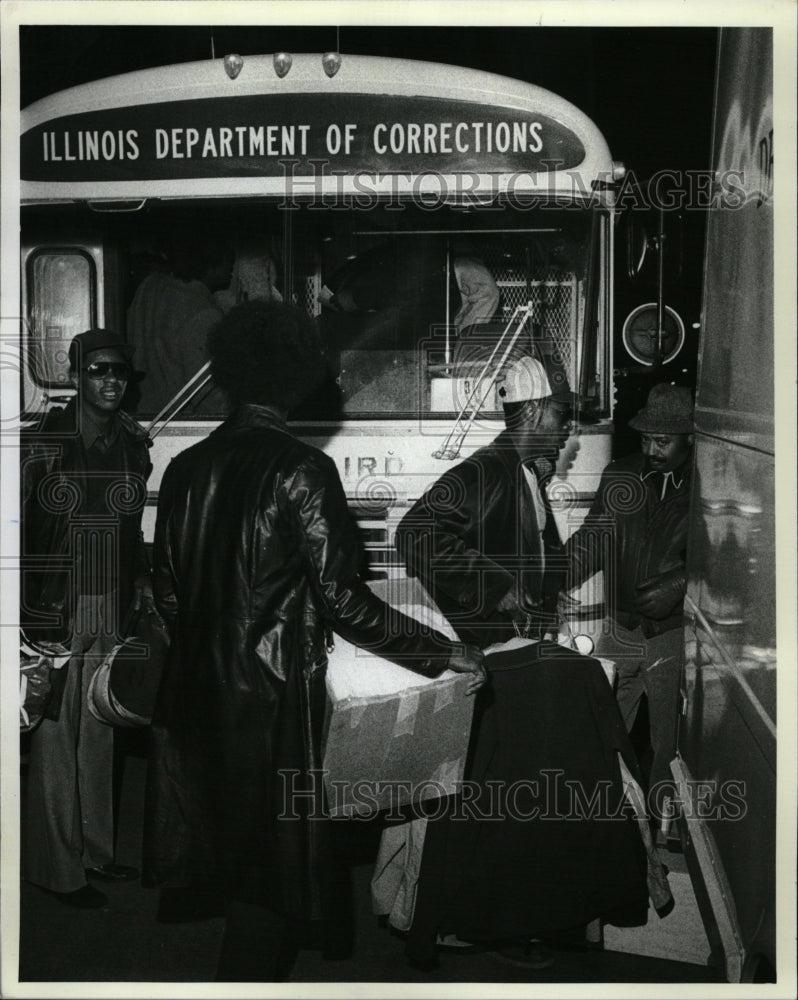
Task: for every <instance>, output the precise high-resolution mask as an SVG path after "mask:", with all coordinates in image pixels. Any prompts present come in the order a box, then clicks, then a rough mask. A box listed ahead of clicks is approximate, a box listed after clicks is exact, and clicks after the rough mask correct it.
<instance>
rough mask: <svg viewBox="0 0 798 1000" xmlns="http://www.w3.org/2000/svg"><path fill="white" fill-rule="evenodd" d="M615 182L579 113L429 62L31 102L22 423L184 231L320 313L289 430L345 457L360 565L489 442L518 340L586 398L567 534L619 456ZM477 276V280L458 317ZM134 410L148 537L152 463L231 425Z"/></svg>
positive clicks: (302, 69)
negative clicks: (615, 439)
mask: <svg viewBox="0 0 798 1000" xmlns="http://www.w3.org/2000/svg"><path fill="white" fill-rule="evenodd" d="M623 175H624V168H623V166H622V164H620V163H617V162H614V161H613V160H612V157H611V154H610V151H609V149H608V146H607V143H606V142H605V140H604V138H603V136H602V135H601V133H600V132H599V130H598V128H597V127H596V126H595V125H594V123H593V122H592V121H591V120H590V119H589V118H588V117H587V116H586V115H584V114H583V113H581V112H580V111H579V110H578V109H577V108H575V107H574V106H573V105H572V104H570V103H569V102H567V101H565V100H563V99H561V98H560V97H558V96H557V95H555V94H553V93H550V92H548V91H546V90H544V89H541V88H539V87H537V86H534V85H531V84H527V83H521V82H519V81H516V80H511V79H507V78H504V77H501V76H497V75H494V74H490V73H486V72H481V71H476V70H471V69H465V68H458V67H454V66H448V65H439V64H435V63H431V62H418V61H412V60H402V59H392V58H378V57H365V56H348V55H346V56H344V57H340V56H338V54H336V53H332V54H330V53H327V54H326V55H324V56H322V55H321V54H315V55H314V54H303V55H293V56H292V55H289V54H287V53H276V54H274V55H263V56H256V57H252V56H247V57H244V58H242V57H240V56H236V55H229V56H227V57H225V58H224V59H209V60H207V61H203V62H196V63H185V64H179V65H173V66H166V67H161V68H156V69H150V70H145V71H139V72H134V73H129V74H125V75H121V76H118V77H114V78H110V79H105V80H101V81H98V82H94V83H88V84H84V85H81V86H77V87H74V88H71V89H69V90H65V91H62V92H60V93H57V94H54V95H52V96H49V97H47V98H45V99H43V100H40V101H38V102H37V103H35V104H32V105H30V106H28V107H27V108H25V109H24V110H23V113H22V137H21V250H22V255H21V267H22V299H23V301H22V315H23V345H22V346H23V355H24V359H25V361H24V371H23V375H22V379H21V391H22V396H23V398H22V409H23V412H24V414H25V418H26V420H27V421H28V422H29V423H31V424H33V425H35V423H36V421H37V420H40V419H41V417H42V416H43V414H44V413H46V411H47V410H48V409H49V408H50V407H52V406H59V405H63V403H64V401H65V400H67V399H68V398H69V396H70V395H71V394H72V390H71V388H70V386H69V384H68V362H67V356H66V348H67V346H68V343H69V341H70V339H71V338H72V337H73V336H74V335H75V334H76V333H79V332H80V331H82V330H85V329H87V328H89V327H91V326H105V327H109V328H111V329H114V330H117V331H123V332H124V331H126V322H127V312H128V309H129V306H130V303H131V301H132V299H133V297H134V295H135V292H136V289H137V287H138V285H139V284H140V282H141V281H142V280H143V278H145V277H146V275H147V274H148V273H150V272H151V271H152V270H157V269H159V268H162V267H163V266H164V264H163V253H164V250H163V247H164V242H165V240H168V239H169V238H171V237H174V235H175V234H177V235H178V236H179V235H180V233H181V232H183V231H185V232H189V231H190V230H191V228H192V226H195V225H196V223H197V221H198V220H199V221H200V222H201V225H202V226H206V227H208V229H209V230H210V229H213V231H214V232H222V233H223V234H225V235H226V236H229V238H230V241H231V243H232V244H234V246H235V247H236V248H237V253H238V255H239V258H240V259H241V260H244V259H245V258H246V259H248V260H249V261H250V262H252V260H255V261H260V262H261V263H262V264H263V267H264V268H268V269H269V275H270V276H269V278H268V280H264V282H263V284H262V288H265V289H266V290H267V293H268V294H271V295H275V296H279V297H280V298H281V299H282V300H283V301H286V302H289V303H293V304H295V305H298V306H300V307H302V308H303V309H305V310H306V311H307V312H308V313H309V314H310V315H311V316H313V317H316V318H317V320H318V323H319V326H320V329H321V331H322V335H323V337H324V340H325V344H326V347H327V351H328V356H329V359H330V378H329V384H328V385H327V386H325V387H324V390H323V391H320V393H319V394H318V396H317V398H314V400H313V401H312V403H311V404H310V405H309V406H306V407H305V408H304V410H301V411H298V412H297V413H294V414H292V415H291V421H290V423H291V425H292V426H293V428H294V429H295V431H296V433H297V434H298V435H299V436H301V437H302V438H304V439H306V440H308V441H309V442H311V443H313V444H316V445H318V446H319V447H321V448H322V449H323V450H324V451H325V452H326V453H327V454H328V455H330V456H331V457H332V458H333V459H334V461H335V462H336V464H337V467H338V470H339V472H340V475H341V479H342V481H343V483H344V486H345V489H346V492H347V496H348V499H349V502H350V505H351V508H352V510H353V512H354V514H355V516H356V517H357V519H358V521H359V523H360V526H361V528H362V530H363V537H364V542H365V548H366V551H367V555H368V560H369V566H370V571H371V573H372V575H375V576H377V577H380V576H383V577H384V576H386V575H389V574H391V573H393V572H397V571H398V570H397V568H396V566H395V564H394V559H395V557H394V555H393V546H392V534H393V526H394V525H395V524H396V521H397V519H398V518H400V517H401V515H402V513H403V511H404V510H405V509H406V508H407V507H408V506H409V505H410V504H412V502H413V501H414V500H415V499H416V498H417V497H418V496H419V495H420V494H421V492H423V490H424V489H425V488H426V487H427V486H428V485H429V484H430V483H431V482H432V481H433V480H434V479H435V478H437V477H438V476H439V475H440V474H441V473H442V472H443V471H444V469H445V468H446V463H447V462H451V461H452V460H454V458H456V457H458V456H460V455H462V456H463V457H465V456H466V455H468V454H469V453H470V452H471V451H473V450H474V449H475V448H476V447H478V446H480V445H481V444H484V443H485V442H486V440H488V439H490V438H492V437H494V436H495V435H496V434H497V433H498V431H499V430H500V429H501V426H502V423H501V406H500V404H499V401H498V398H497V396H496V392H495V384H494V378H495V376H496V374H497V370H498V367H499V365H500V364H501V363H502V362H503V361H506V360H507V358H508V357H509V354H508V350H509V351H510V353H513V352H522V353H525V352H528V351H529V350H532V349H538V350H547V351H549V352H553V353H556V354H557V355H558V357H559V359H560V360H561V361H562V363H563V365H564V366H565V369H566V371H567V373H568V377H569V379H570V381H571V384H572V386H573V387H574V388H578V389H579V391H580V393H581V396H582V399H583V400H584V404H583V410H584V414H583V415H585V416H586V417H589V420H586V421H585V424H584V425H583V426H582V427H581V430H580V432H579V434H578V437H577V436H576V435H574V436H573V437H572V439H571V440H570V441H569V443H568V445H567V446H566V448H565V449H564V450H563V452H562V455H561V458H560V461H559V464H558V471H557V476H556V477H555V482H554V486H553V494H554V495H556V496H557V497H558V498H559V502H558V503H557V504H556V505H555V506H556V508H557V511H556V516H557V517H558V519H559V521H560V522H561V523H560V530H561V533H567V532H570V531H571V530H573V529H574V528H575V527H576V526H577V524H578V522H579V521H580V519H581V517H582V516H584V513H585V511H586V509H587V507H588V506H589V503H590V500H591V498H592V496H593V493H594V492H595V489H596V486H597V484H598V477H599V474H600V472H601V470H602V468H603V467H604V465H605V464H606V463H607V461H608V460H609V458H610V454H611V435H612V408H613V393H612V370H613V367H612V366H613V357H612V328H613V239H614V228H615V221H616V209H615V200H616V190H617V186H618V184H619V182H620V181H621V179H622V177H623ZM242 248H243V249H242ZM247 255H249V256H248V257H247ZM264 262H265V263H264ZM469 275H470V276H471V279H473V278H474V276H476V278H477V279H478V281H479V282H482V283H483V287H485V288H487V292H486V294H485V295H484V296H483V299H482V302H483V303H484V308H483V309H482V311H481V312H480V309H479V308H476V310H475V309H473V308H472V309H471V315H470V317H468V319H469V322H467V321H466V318H464V314H466V313H468V312H469V306H468V303H469V300H468V291H469V288H471V287H472V286H473V284H474V282H473V281H471V285H469ZM239 291H240V290H239ZM239 297H240V296H239ZM235 298H236V294H235V292H234V290H231V289H229V290H228V302H229V301H230V300H231V299H232V300H235ZM473 304H474V303H472V305H473ZM134 413H135V416H136V417H137V418H138V419H139V421H140V422H142V423H143V424H144V425H145V426H150V427H151V432H152V435H153V447H152V459H153V465H154V470H153V474H152V477H151V479H150V483H149V491H150V492H149V498H148V506H147V509H146V511H145V520H144V525H145V537H147V538H150V539H151V537H152V532H153V525H154V516H155V505H156V502H157V494H158V485H159V482H160V478H161V476H162V474H163V471H164V469H165V467H166V465H167V464H168V462H169V460H170V459H171V458H172V457H173V456H174V455H175V454H177V453H178V452H179V451H181V450H182V449H183V448H185V447H187V446H188V445H190V444H192V443H194V442H195V441H196V440H197V439H198V438H200V437H202V436H203V435H206V434H207V433H209V431H210V430H211V429H212V428H213V427H214V426H215V425H216V423H217V422H218V420H219V419H221V417H222V416H223V414H222V413H220V412H215V411H214V410H213V408H212V407H211V409H210V410H207V409H206V411H204V412H202V413H201V414H199V413H198V412H193V413H192V412H189V409H188V408H187V409H186V410H183V411H180V412H177V413H176V414H175V415H174V416H173V418H172V419H171V420H170V421H169V422H168V423H164V420H159V421H157V422H156V423H155V424H153V423H152V421H153V418H155V417H158V414H157V413H154V412H151V411H150V412H145V411H142V410H141V409H135V407H134ZM167 416H168V415H167ZM463 416H465V417H466V419H465V421H464V427H465V429H466V430H467V433H457V434H455V435H454V437H452V433H451V432H452V430H453V429H454V428H455V427H456V426H457V421H458V417H461V418H462V417H463ZM460 423H463V420H462V419H461V421H460ZM586 611H587V609H586Z"/></svg>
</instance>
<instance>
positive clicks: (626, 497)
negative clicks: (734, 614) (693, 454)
mask: <svg viewBox="0 0 798 1000" xmlns="http://www.w3.org/2000/svg"><path fill="white" fill-rule="evenodd" d="M690 484H691V468H690V462H689V461H688V462H686V463H685V464H684V465H683V466H682V467H681V468H680V469H677V470H675V471H674V474H673V479H671V480H669V481H668V483H667V485H666V490H665V495H664V497H663V496H662V476H661V474H660V473H654V474H649V475H647V474H646V472H645V457H644V456H643V455H640V454H635V455H628V456H627V457H625V458H621V459H617V460H616V461H614V462H610V464H609V465H608V466H607V467H606V469H605V470H604V472H603V473H602V476H601V482H600V483H599V488H598V491H597V493H596V497H595V500H594V501H593V504H592V505H591V507H590V510H589V512H588V514H587V517H586V518H585V521H584V523H583V525H582V527H581V528H580V529H579V531H577V532H575V534H573V535H572V536H571V537H570V538H569V539H568V542H567V544H566V555H567V556H568V561H569V565H570V571H569V577H568V586H569V587H576V586H579V585H580V584H581V583H583V582H584V581H585V580H587V579H589V578H590V577H591V576H592V575H593V574H594V573H597V572H598V571H599V570H603V571H604V595H605V598H604V599H605V603H606V606H607V614H609V615H610V616H611V617H613V618H615V619H616V620H617V621H618V622H619V623H620V624H621V625H623V626H624V627H626V628H636V627H637V626H638V625H639V626H641V627H642V629H643V631H644V633H645V634H646V635H648V636H652V635H659V634H660V633H662V632H667V631H669V630H670V629H672V628H677V627H678V626H679V625H681V624H682V597H683V591H682V597H678V596H677V597H676V598H675V599H674V605H673V610H672V611H671V613H670V614H668V615H667V617H665V618H662V619H656V620H655V619H652V618H645V617H643V616H642V615H641V614H640V613H639V612H638V611H637V610H636V609H635V606H634V605H635V599H636V597H637V587H638V586H639V585H640V584H641V583H643V581H645V580H649V579H650V578H651V577H654V576H657V575H658V574H660V573H665V572H667V571H670V570H676V571H678V570H679V569H683V568H684V566H685V558H686V549H687V520H688V510H689V504H690Z"/></svg>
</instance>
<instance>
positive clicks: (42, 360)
mask: <svg viewBox="0 0 798 1000" xmlns="http://www.w3.org/2000/svg"><path fill="white" fill-rule="evenodd" d="M26 286H27V320H28V338H29V343H28V364H29V375H30V377H31V378H32V379H33V381H34V382H35V383H36V384H37V385H39V386H43V387H47V388H53V387H57V386H63V385H65V384H66V383H67V381H68V377H69V360H68V357H67V351H68V349H69V343H70V341H71V340H72V338H73V337H74V336H75V335H76V334H78V333H82V332H83V331H84V330H88V329H90V328H91V327H93V326H96V325H97V306H96V302H97V292H96V290H97V272H96V268H95V264H94V260H93V259H92V257H91V256H90V255H89V254H88V253H87V252H86V251H85V250H82V249H80V248H78V247H47V248H44V249H40V250H34V251H33V253H31V254H30V256H29V257H28V259H27V262H26Z"/></svg>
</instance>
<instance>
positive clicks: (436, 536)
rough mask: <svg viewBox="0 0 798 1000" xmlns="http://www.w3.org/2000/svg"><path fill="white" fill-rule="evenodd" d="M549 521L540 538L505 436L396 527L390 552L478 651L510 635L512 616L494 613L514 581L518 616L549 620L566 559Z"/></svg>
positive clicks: (443, 480)
mask: <svg viewBox="0 0 798 1000" xmlns="http://www.w3.org/2000/svg"><path fill="white" fill-rule="evenodd" d="M541 462H542V464H543V463H545V464H546V465H548V463H546V460H545V459H543V460H541ZM544 502H547V501H545V499H544ZM548 517H549V522H550V524H549V527H550V530H549V531H547V532H546V534H545V535H544V537H543V539H541V535H540V530H541V529H542V528H543V525H539V524H538V521H537V516H536V512H535V509H534V505H533V502H532V499H531V495H530V490H529V485H528V483H527V480H526V477H525V475H524V469H523V466H522V464H521V462H520V459H519V457H518V453H517V451H516V450H515V448H514V447H513V444H512V440H511V438H510V435H509V434H508V432H507V431H504V432H502V433H501V434H500V435H499V436H498V437H497V438H496V439H495V440H494V441H492V442H491V443H490V444H488V445H486V446H485V447H483V448H479V449H478V450H477V451H475V452H474V454H473V455H471V456H470V457H469V458H467V459H465V461H463V462H460V463H459V464H458V465H456V466H454V468H452V469H448V470H447V471H446V472H445V473H444V474H443V475H442V476H441V477H440V478H439V479H438V480H437V481H436V482H435V483H434V484H433V485H432V486H431V487H430V488H429V489H428V490H427V491H426V493H425V494H424V495H423V496H422V497H421V498H420V499H419V500H417V501H416V503H415V504H414V505H413V507H411V509H410V510H409V511H408V512H407V514H405V516H404V518H403V519H402V521H401V523H400V525H399V527H398V528H397V530H396V548H397V551H398V553H399V555H400V557H401V558H402V560H403V561H404V563H405V565H406V567H407V571H408V573H409V574H410V575H411V576H416V577H418V578H419V580H421V582H422V583H423V584H424V587H425V588H426V589H427V591H429V593H430V594H431V595H432V597H433V599H434V600H435V603H436V604H437V605H438V607H439V608H440V609H441V611H442V612H443V613H444V614H445V615H446V617H447V618H448V619H449V621H450V622H451V624H452V626H453V628H454V629H455V631H456V632H457V634H458V635H459V636H460V637H461V638H462V639H463V640H464V641H466V642H473V643H475V644H477V645H479V646H480V647H483V648H484V647H486V646H489V645H490V644H491V643H495V642H506V641H507V640H508V639H512V638H513V637H514V636H515V635H516V632H515V629H514V627H513V623H512V620H511V616H510V615H509V614H508V613H504V612H500V611H497V609H496V605H497V604H498V603H499V602H500V601H501V599H502V597H504V595H505V594H506V593H507V591H508V590H509V589H510V587H511V586H513V584H516V585H517V586H518V588H519V593H520V594H521V595H522V598H523V601H522V607H523V609H524V611H526V612H527V613H529V614H530V615H532V616H534V617H535V618H536V619H538V620H539V621H541V622H544V623H547V624H551V623H553V622H554V621H555V615H554V609H555V607H556V603H557V594H558V592H559V590H560V588H561V586H562V583H563V581H564V578H565V562H564V557H563V550H562V545H561V543H560V541H559V536H558V535H557V532H556V528H554V527H553V521H552V519H551V513H550V511H549V515H548ZM544 549H545V560H544V559H543V558H542V556H543V555H544Z"/></svg>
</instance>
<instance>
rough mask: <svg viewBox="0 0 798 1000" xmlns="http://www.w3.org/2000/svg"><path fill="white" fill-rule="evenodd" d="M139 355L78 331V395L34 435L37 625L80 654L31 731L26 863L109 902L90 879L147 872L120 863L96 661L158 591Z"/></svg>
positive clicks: (38, 878)
mask: <svg viewBox="0 0 798 1000" xmlns="http://www.w3.org/2000/svg"><path fill="white" fill-rule="evenodd" d="M131 355H132V349H131V348H130V347H129V345H127V344H126V343H125V342H124V340H123V338H122V337H121V336H119V335H118V334H116V333H113V332H112V331H110V330H101V329H92V330H87V331H86V332H85V333H81V334H78V336H76V337H75V338H74V339H73V340H72V343H71V345H70V348H69V366H70V369H69V374H70V380H71V382H72V385H73V386H74V388H75V389H76V395H75V398H74V399H73V400H71V401H70V403H69V404H68V405H67V406H66V407H65V408H64V409H59V410H53V411H51V412H50V413H49V414H48V416H47V418H46V420H45V421H44V423H43V425H42V427H41V428H40V429H39V430H37V431H35V432H33V433H31V435H30V437H29V439H28V440H26V441H25V442H23V457H22V469H21V479H22V562H23V569H24V571H23V574H22V594H23V600H22V605H23V606H22V612H21V620H22V625H23V631H24V636H25V639H26V640H27V641H28V642H29V643H33V644H36V645H38V646H39V647H40V648H41V647H42V646H44V648H47V645H46V644H58V645H59V646H62V647H64V649H65V650H66V651H68V653H69V654H70V655H69V659H68V660H67V662H66V664H65V665H64V666H63V667H62V668H61V669H60V670H58V671H57V672H54V673H55V675H56V677H57V683H55V684H54V686H53V696H52V697H51V701H50V705H49V706H48V710H47V713H46V715H45V718H44V719H43V720H42V722H41V723H40V725H39V726H38V727H37V728H36V729H35V730H34V731H33V732H32V733H31V737H30V756H29V766H28V788H27V805H26V818H25V836H24V850H23V863H22V871H23V875H24V877H25V878H26V879H27V881H29V882H32V883H34V884H35V885H38V886H40V887H42V888H43V889H46V890H48V891H49V892H50V893H52V894H53V895H55V896H56V898H58V899H59V900H60V901H61V902H63V903H64V904H66V905H69V906H75V907H81V908H91V907H102V906H105V905H106V904H107V902H108V898H107V896H106V895H105V894H104V893H102V892H100V891H99V889H97V888H96V887H95V886H94V885H92V884H91V883H90V882H89V881H88V880H89V879H91V880H92V881H104V882H118V881H125V880H128V879H132V878H136V877H137V876H138V872H137V871H136V869H135V868H129V867H127V866H124V865H116V864H114V848H113V844H114V837H113V807H112V769H113V730H112V729H110V728H109V727H108V726H106V725H103V724H102V723H100V722H99V721H97V720H96V719H95V718H94V717H93V716H92V715H91V714H90V713H89V711H88V709H87V689H88V685H89V682H90V680H91V677H92V674H93V672H94V670H95V669H96V667H97V666H98V665H99V664H100V663H101V662H102V660H103V658H104V657H105V656H106V655H107V653H109V652H110V650H111V649H112V648H113V646H114V645H115V644H116V642H117V641H118V637H119V635H120V630H121V629H122V628H123V622H124V619H125V617H126V615H127V614H128V612H129V610H130V608H131V607H132V606H133V604H135V603H136V602H137V601H139V600H141V598H142V596H143V594H144V593H145V592H146V591H149V593H150V595H151V593H152V588H151V584H150V582H149V568H148V562H147V556H146V552H145V550H144V544H143V540H142V536H141V513H142V509H143V506H144V501H145V500H146V496H147V492H146V479H147V476H148V475H149V472H150V468H151V466H150V461H149V455H148V439H147V436H146V434H145V432H144V431H143V430H142V428H141V427H140V426H139V425H138V424H137V423H136V421H135V420H133V419H132V418H131V417H129V416H128V415H127V414H126V413H124V412H123V411H122V410H121V409H120V405H121V403H122V397H123V396H124V393H125V389H126V388H127V383H128V381H129V379H130V376H131V369H130V358H131Z"/></svg>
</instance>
